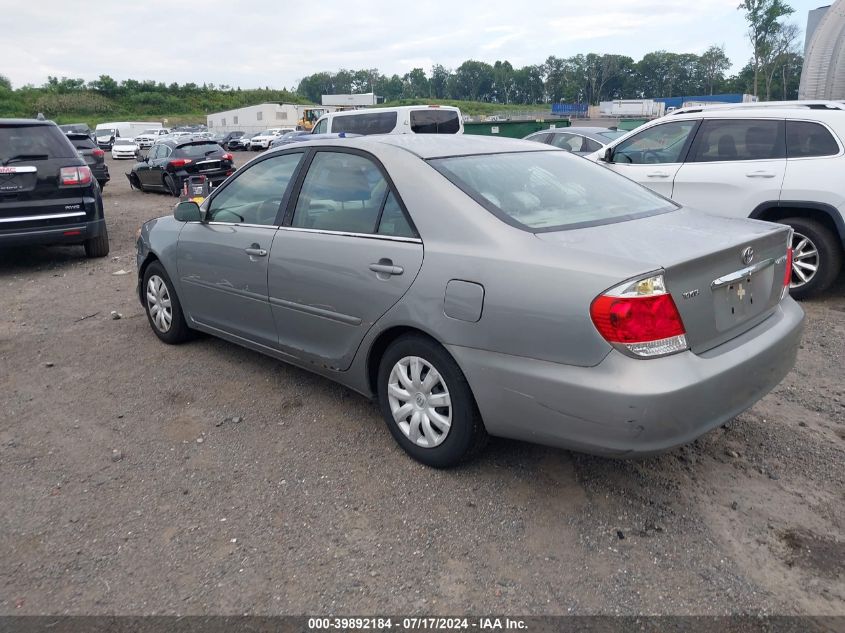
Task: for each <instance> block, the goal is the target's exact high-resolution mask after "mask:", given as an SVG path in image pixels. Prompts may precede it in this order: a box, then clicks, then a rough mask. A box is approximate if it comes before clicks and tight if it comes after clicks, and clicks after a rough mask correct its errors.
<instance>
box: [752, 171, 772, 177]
mask: <svg viewBox="0 0 845 633" xmlns="http://www.w3.org/2000/svg"><path fill="white" fill-rule="evenodd" d="M745 177H746V178H774V177H775V175H774V174H773V173H772V172H770V171H751V172H748V173H747V174H745Z"/></svg>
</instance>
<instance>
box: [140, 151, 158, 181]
mask: <svg viewBox="0 0 845 633" xmlns="http://www.w3.org/2000/svg"><path fill="white" fill-rule="evenodd" d="M160 149H161V145H153V146H152V147H151V148H150V150H149V151H148V152H147V160H142V161H139V162H138V167H137V168H136V170H135V175H136V176H138V181H139V182H140V183H141V184H142V185H150V184H151V181H150V166H151V165H152V162H153V160H154V159H155V157H156V155H157V154H158V152H159V150H160Z"/></svg>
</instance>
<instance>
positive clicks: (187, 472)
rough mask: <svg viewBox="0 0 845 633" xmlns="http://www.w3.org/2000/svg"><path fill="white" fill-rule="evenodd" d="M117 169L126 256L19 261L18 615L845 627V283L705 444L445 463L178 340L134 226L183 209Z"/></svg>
mask: <svg viewBox="0 0 845 633" xmlns="http://www.w3.org/2000/svg"><path fill="white" fill-rule="evenodd" d="M246 157H247V155H245V154H241V155H239V156H238V159H239V160H240V161H243V160H244V158H246ZM109 163H110V164H109V167H110V169H111V173H112V182H111V183H110V184H109V185H108V187H107V188H106V190H105V201H106V214H107V218H108V224H109V233H110V236H111V247H112V252H111V255H110V256H109V257H108V258H106V259H102V260H86V259H85V258H84V257H83V254H82V250H81V248H53V249H46V248H36V249H26V250H23V249H4V250H3V251H0V410H2V412H3V416H2V418H0V480H2V482H3V484H2V486H0V507H2V508H3V511H2V514H0V561H2V564H0V613H5V614H60V613H71V614H105V613H125V614H162V613H167V614H207V613H226V614H240V613H259V614H279V613H285V614H287V613H306V612H307V613H316V614H325V613H347V614H349V613H373V612H379V613H405V614H416V615H420V614H432V613H442V614H458V613H475V614H479V613H514V614H567V613H577V614H639V613H642V614H732V613H740V612H741V613H767V614H768V613H774V614H817V615H834V614H836V615H845V571H843V570H845V536H843V525H845V503H843V501H845V486H843V484H845V468H843V463H845V462H844V461H843V457H845V382H843V377H845V343H843V340H845V284H843V282H840V283H839V285H838V286H837V287H836V288H835V289H834V290H833V291H831V292H829V293H828V294H827V295H826V296H825V297H824V298H821V299H818V300H815V301H811V302H807V303H805V304H804V308H805V310H806V311H807V315H808V323H807V330H806V334H805V338H804V343H803V347H802V349H801V352H800V356H799V360H798V365H797V366H796V368H795V370H794V371H793V372H792V373H791V374H790V375H789V377H788V378H787V379H786V380H785V381H784V383H783V384H782V385H781V386H780V387H778V388H777V389H776V390H775V391H774V392H773V393H772V394H770V395H769V396H768V397H766V398H765V399H764V400H763V401H761V402H760V403H759V404H757V405H756V406H755V407H754V408H753V409H751V410H750V411H748V412H746V413H744V414H742V415H740V416H739V417H737V418H736V419H735V420H733V421H732V422H731V423H730V424H727V425H726V426H725V427H723V428H721V429H718V430H716V431H715V432H712V433H710V434H708V435H706V436H705V437H703V438H701V439H700V440H698V441H697V442H695V443H694V444H692V445H690V446H686V447H683V448H681V449H678V450H675V451H673V452H671V453H669V454H667V455H664V456H661V457H659V458H653V459H648V460H643V461H635V462H622V461H614V460H609V459H600V458H595V457H589V456H585V455H580V454H576V453H570V452H567V451H562V450H556V449H550V448H544V447H540V446H533V445H530V444H523V443H519V442H512V441H504V440H497V441H493V442H492V444H491V446H490V447H489V449H488V450H487V451H486V452H485V453H484V454H483V455H482V456H481V458H480V459H478V460H477V461H475V462H473V463H471V464H469V465H466V466H464V467H462V468H458V469H454V470H450V471H445V472H443V471H436V470H431V469H428V468H425V467H423V466H420V465H418V464H417V463H415V462H413V461H411V460H410V459H409V458H408V457H406V456H405V454H404V453H402V451H401V450H400V449H399V448H398V447H397V446H396V445H395V444H394V442H393V440H392V438H391V437H390V435H389V434H388V432H387V430H386V429H385V428H384V426H383V422H382V421H381V419H380V417H379V414H378V412H377V410H376V408H375V407H374V406H373V405H372V404H371V403H370V402H368V401H367V400H365V399H363V398H362V397H360V396H358V395H356V394H353V393H351V392H349V391H347V390H345V389H343V388H341V387H339V386H337V385H335V384H333V383H331V382H329V381H327V380H324V379H322V378H319V377H316V376H314V375H311V374H309V373H307V372H305V371H302V370H299V369H295V368H292V367H289V366H287V365H284V364H282V363H280V362H277V361H275V360H271V359H269V358H266V357H263V356H260V355H258V354H256V353H253V352H250V351H247V350H244V349H241V348H239V347H236V346H234V345H231V344H228V343H224V342H222V341H219V340H216V339H213V338H208V337H206V338H200V339H199V340H196V341H194V342H192V343H190V344H187V345H184V346H181V347H169V346H166V345H163V344H161V343H159V342H158V340H157V339H156V338H155V336H154V335H153V333H152V332H151V331H150V329H149V326H148V324H147V322H146V319H145V317H144V315H143V312H142V310H141V306H140V304H139V303H138V300H137V298H136V296H135V294H134V288H135V274H134V271H135V268H134V235H135V230H136V228H137V227H138V226H139V224H140V223H141V222H142V221H144V220H146V219H148V218H151V217H155V216H157V215H163V214H165V213H167V212H169V210H170V209H171V208H172V205H173V203H174V200H173V198H169V197H166V196H164V195H161V194H143V193H140V192H137V191H130V189H129V186H128V184H127V182H126V180H125V178H124V177H123V175H122V174H123V172H124V171H126V170H127V169H128V168H129V164H128V163H119V164H118V163H116V162H115V161H112V160H111V159H109ZM122 270H123V271H129V274H125V275H120V274H115V273H118V272H119V271H122ZM113 310H115V311H117V312H119V313H120V314H121V315H122V318H121V319H119V320H113V319H112V317H111V316H110V313H111V311H113ZM234 417H238V418H242V419H241V421H240V422H236V421H233V420H232V418H234Z"/></svg>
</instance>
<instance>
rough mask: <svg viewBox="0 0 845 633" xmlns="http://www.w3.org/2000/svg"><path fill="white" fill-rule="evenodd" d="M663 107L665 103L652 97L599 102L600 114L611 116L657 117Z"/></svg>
mask: <svg viewBox="0 0 845 633" xmlns="http://www.w3.org/2000/svg"><path fill="white" fill-rule="evenodd" d="M665 108H666V104H665V103H663V102H662V101H655V100H654V99H616V100H615V101H602V102H601V103H600V104H599V111H600V112H601V114H602V116H611V117H659V116H663V114H664V110H665Z"/></svg>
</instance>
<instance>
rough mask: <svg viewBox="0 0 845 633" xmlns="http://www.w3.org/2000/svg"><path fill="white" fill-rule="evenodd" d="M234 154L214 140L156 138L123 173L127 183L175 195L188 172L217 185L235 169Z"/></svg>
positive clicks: (188, 174)
mask: <svg viewBox="0 0 845 633" xmlns="http://www.w3.org/2000/svg"><path fill="white" fill-rule="evenodd" d="M233 158H234V157H233V156H232V155H231V154H230V153H228V152H226V151H225V150H224V149H223V148H222V147H220V146H219V145H218V144H217V143H215V142H214V141H210V140H208V139H197V138H191V137H185V139H184V140H181V139H175V140H174V139H166V140H162V141H158V142H157V143H155V144H154V145H153V146H152V147H151V148H150V151H149V152H148V153H147V155H146V156H145V157H144V158H142V159H141V161H140V162H138V163H135V165H133V166H132V171H130V172H129V173H128V174H126V177H127V178H129V184H131V185H132V186H133V187H134V188H136V189H140V190H141V191H144V190H146V189H154V190H158V191H166V192H167V193H169V194H171V195H174V196H178V195H179V194H180V192H181V191H182V184H183V183H184V182H185V180H186V179H187V178H188V177H189V176H197V175H203V176H205V177H206V178H208V180H210V181H211V184H212V186H215V187H216V186H217V185H219V184H220V183H221V182H223V181H224V180H226V177H227V176H230V175H231V174H233V173H234V172H235V165H234V162H233Z"/></svg>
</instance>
